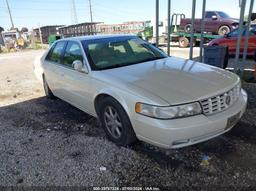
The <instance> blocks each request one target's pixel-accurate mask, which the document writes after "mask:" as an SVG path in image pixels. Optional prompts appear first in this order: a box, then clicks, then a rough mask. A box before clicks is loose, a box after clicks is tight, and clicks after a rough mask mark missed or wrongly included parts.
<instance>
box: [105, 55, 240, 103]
mask: <svg viewBox="0 0 256 191" xmlns="http://www.w3.org/2000/svg"><path fill="white" fill-rule="evenodd" d="M104 73H106V74H107V75H111V77H112V80H114V81H118V82H122V83H125V87H127V85H128V84H129V86H135V87H136V88H141V89H143V90H144V91H145V92H147V94H148V93H149V92H150V93H151V94H153V95H157V96H159V97H161V98H162V99H163V100H164V101H166V102H168V103H169V104H180V103H188V102H192V101H198V100H201V99H205V98H208V97H210V96H214V95H217V94H220V93H223V92H225V91H227V90H229V89H231V88H232V87H234V86H235V84H236V83H238V82H239V78H238V76H237V75H235V74H233V73H231V72H228V71H225V70H222V69H219V68H216V67H212V66H209V65H206V64H202V63H198V62H195V61H191V60H184V59H180V58H175V57H169V58H166V59H161V60H156V61H150V62H145V63H141V64H135V65H131V66H126V67H120V68H116V69H110V70H106V71H104ZM134 93H136V92H134ZM140 93H141V92H140ZM147 94H145V95H140V96H147Z"/></svg>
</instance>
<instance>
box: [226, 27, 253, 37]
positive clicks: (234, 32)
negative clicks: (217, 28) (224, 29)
mask: <svg viewBox="0 0 256 191" xmlns="http://www.w3.org/2000/svg"><path fill="white" fill-rule="evenodd" d="M246 31H247V29H243V36H245V35H246ZM249 31H250V33H249V36H254V35H256V25H252V26H251V27H250V30H249ZM238 33H239V29H235V30H233V31H231V32H230V33H229V34H228V35H227V36H228V37H238Z"/></svg>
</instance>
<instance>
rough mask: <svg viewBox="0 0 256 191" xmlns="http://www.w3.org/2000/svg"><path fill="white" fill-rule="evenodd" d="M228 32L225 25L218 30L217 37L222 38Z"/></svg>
mask: <svg viewBox="0 0 256 191" xmlns="http://www.w3.org/2000/svg"><path fill="white" fill-rule="evenodd" d="M229 32H230V28H229V26H227V25H223V26H221V27H220V28H219V30H218V35H220V36H224V35H225V34H228V33H229Z"/></svg>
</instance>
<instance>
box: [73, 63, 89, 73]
mask: <svg viewBox="0 0 256 191" xmlns="http://www.w3.org/2000/svg"><path fill="white" fill-rule="evenodd" d="M72 66H73V68H74V69H75V70H76V71H78V72H84V73H85V72H86V71H85V69H84V67H83V62H82V61H81V60H75V61H74V62H73V64H72Z"/></svg>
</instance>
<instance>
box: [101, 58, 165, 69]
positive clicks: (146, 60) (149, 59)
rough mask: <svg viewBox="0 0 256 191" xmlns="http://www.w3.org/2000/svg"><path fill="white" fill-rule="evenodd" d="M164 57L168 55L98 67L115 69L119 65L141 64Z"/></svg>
mask: <svg viewBox="0 0 256 191" xmlns="http://www.w3.org/2000/svg"><path fill="white" fill-rule="evenodd" d="M163 58H166V57H164V56H158V57H153V58H148V59H145V60H141V61H137V62H128V63H123V64H115V65H112V66H107V67H104V68H98V70H108V69H114V68H119V67H124V66H130V65H134V64H140V63H143V62H149V61H154V60H159V59H163Z"/></svg>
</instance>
